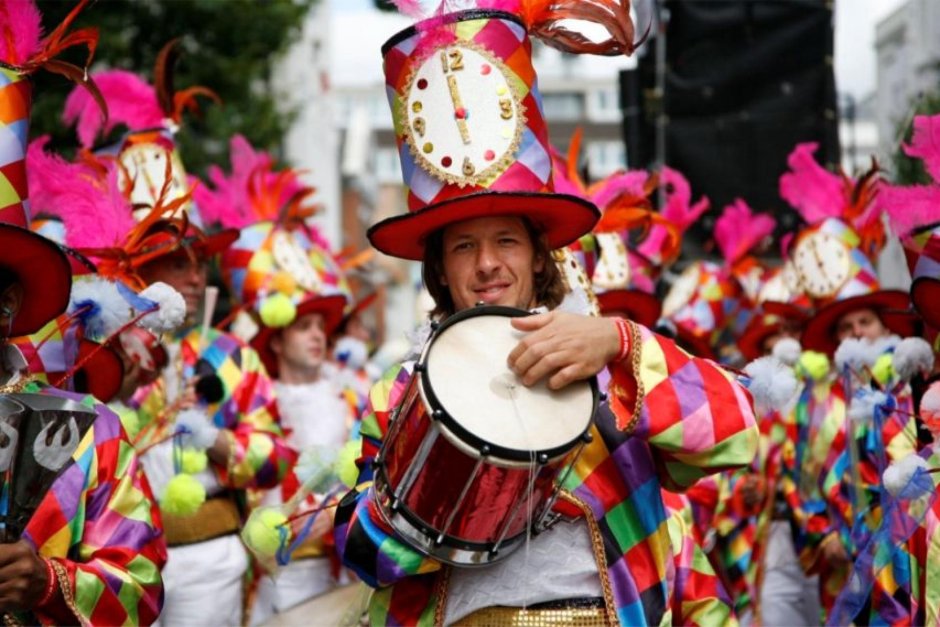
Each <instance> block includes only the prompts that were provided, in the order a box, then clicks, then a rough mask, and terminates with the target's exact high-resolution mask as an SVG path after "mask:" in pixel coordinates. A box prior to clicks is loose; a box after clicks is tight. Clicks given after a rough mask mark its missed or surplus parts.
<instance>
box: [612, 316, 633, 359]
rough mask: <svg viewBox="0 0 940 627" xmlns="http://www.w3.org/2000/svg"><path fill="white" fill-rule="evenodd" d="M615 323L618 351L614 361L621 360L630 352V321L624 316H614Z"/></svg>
mask: <svg viewBox="0 0 940 627" xmlns="http://www.w3.org/2000/svg"><path fill="white" fill-rule="evenodd" d="M614 322H616V323H617V334H618V335H619V336H620V351H619V352H618V353H617V357H616V359H615V361H621V360H624V359H626V358H627V355H629V354H630V326H629V325H630V323H629V322H627V321H626V319H624V318H614Z"/></svg>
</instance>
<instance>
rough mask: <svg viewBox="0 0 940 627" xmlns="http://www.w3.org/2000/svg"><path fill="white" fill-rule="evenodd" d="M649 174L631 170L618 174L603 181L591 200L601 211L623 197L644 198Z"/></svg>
mask: <svg viewBox="0 0 940 627" xmlns="http://www.w3.org/2000/svg"><path fill="white" fill-rule="evenodd" d="M648 179H649V174H648V173H647V172H646V171H645V170H631V171H629V172H618V173H617V174H613V175H611V176H608V177H607V178H606V179H604V181H603V184H602V185H601V186H600V188H599V189H597V190H596V191H595V193H594V196H593V198H592V199H591V200H593V201H594V204H596V205H597V206H598V208H600V209H601V210H602V211H603V210H604V208H605V207H607V206H608V205H610V204H611V203H612V202H613V201H615V200H617V199H618V198H620V197H621V196H623V195H629V196H631V197H633V198H645V197H646V189H645V187H644V186H645V185H646V181H647V180H648Z"/></svg>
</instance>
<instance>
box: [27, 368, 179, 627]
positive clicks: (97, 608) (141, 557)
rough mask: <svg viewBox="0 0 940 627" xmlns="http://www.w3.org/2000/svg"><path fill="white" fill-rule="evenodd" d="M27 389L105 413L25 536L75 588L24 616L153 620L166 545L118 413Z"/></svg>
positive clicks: (59, 620)
mask: <svg viewBox="0 0 940 627" xmlns="http://www.w3.org/2000/svg"><path fill="white" fill-rule="evenodd" d="M24 392H27V393H38V394H42V395H49V396H55V397H58V398H64V399H71V400H74V401H77V402H79V403H81V404H82V405H84V406H85V407H87V408H89V409H92V410H94V411H95V412H96V413H97V418H96V419H95V421H94V423H93V424H92V425H91V426H90V427H89V428H88V430H87V431H86V432H85V434H84V436H83V437H82V438H81V441H80V443H79V445H78V448H77V449H76V450H75V452H74V453H73V454H72V461H71V462H70V463H67V465H66V466H65V468H64V469H63V470H61V471H60V475H59V476H58V478H57V479H56V480H55V482H54V483H53V484H52V486H51V488H50V489H49V491H48V492H47V493H46V495H45V496H44V497H43V500H42V502H41V503H40V505H39V507H38V509H37V510H36V511H35V513H34V514H33V516H32V518H31V520H30V522H29V524H28V525H27V526H26V529H25V531H24V533H23V538H24V539H25V540H26V541H27V542H29V543H30V544H32V545H33V546H34V547H35V548H36V551H37V552H38V553H39V555H40V556H42V557H45V558H47V559H50V560H54V561H55V562H57V563H58V564H60V565H61V566H62V567H64V569H65V572H66V573H67V575H68V582H69V588H68V589H67V590H61V592H60V593H59V594H56V595H55V596H54V597H53V600H52V602H51V603H50V604H49V605H47V606H45V607H40V608H36V610H35V612H34V614H33V615H32V616H30V615H23V616H20V617H19V618H20V619H21V620H23V621H25V622H26V623H27V624H29V623H36V622H40V623H42V624H44V625H53V624H54V625H67V624H75V623H76V622H78V623H81V624H83V625H120V624H139V625H148V624H150V623H153V622H154V621H156V619H157V617H158V615H159V614H160V610H161V608H162V606H163V580H162V579H161V576H160V570H161V569H162V568H163V565H164V564H165V563H166V544H165V542H164V539H163V536H162V533H161V531H160V515H159V512H158V510H157V507H156V505H155V503H154V500H153V495H152V494H151V492H150V485H149V483H148V482H147V479H146V478H145V477H144V475H143V473H142V472H139V465H138V463H139V462H138V459H137V455H136V453H135V452H134V449H133V447H132V446H131V445H130V443H129V442H128V441H127V438H126V436H125V435H124V432H123V430H122V428H121V424H120V421H119V420H118V417H117V416H116V415H115V414H114V413H113V412H111V411H110V410H109V409H108V408H107V407H105V406H104V405H102V404H100V403H98V402H97V401H95V399H94V398H93V397H91V396H81V395H78V394H73V393H69V392H63V391H61V390H58V389H56V388H51V387H45V386H39V385H38V384H35V383H33V384H30V385H29V386H28V387H27V388H26V389H25V390H24Z"/></svg>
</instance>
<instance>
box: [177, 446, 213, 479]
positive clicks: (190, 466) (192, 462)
mask: <svg viewBox="0 0 940 627" xmlns="http://www.w3.org/2000/svg"><path fill="white" fill-rule="evenodd" d="M181 457H182V461H181V462H180V469H181V470H182V471H183V472H185V473H187V474H190V475H195V474H196V473H199V472H202V471H203V470H205V469H206V466H207V465H208V464H209V457H208V456H207V455H206V452H205V451H203V450H200V449H195V448H184V449H183V454H182V455H181Z"/></svg>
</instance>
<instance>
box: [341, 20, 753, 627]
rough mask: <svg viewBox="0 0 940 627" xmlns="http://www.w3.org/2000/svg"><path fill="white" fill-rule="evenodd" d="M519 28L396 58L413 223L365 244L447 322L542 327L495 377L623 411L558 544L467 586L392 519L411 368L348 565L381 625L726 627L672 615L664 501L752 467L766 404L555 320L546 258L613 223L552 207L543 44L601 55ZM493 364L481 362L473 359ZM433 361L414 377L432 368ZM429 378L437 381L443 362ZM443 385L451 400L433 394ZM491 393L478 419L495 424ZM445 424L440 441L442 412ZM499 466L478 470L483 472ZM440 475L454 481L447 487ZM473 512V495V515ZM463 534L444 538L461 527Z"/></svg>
mask: <svg viewBox="0 0 940 627" xmlns="http://www.w3.org/2000/svg"><path fill="white" fill-rule="evenodd" d="M503 4H506V3H503ZM510 4H511V3H510ZM554 4H555V5H558V4H559V3H554ZM609 4H610V6H611V8H612V10H613V11H614V12H615V14H616V16H617V19H618V21H617V23H616V24H606V25H605V26H607V28H608V29H609V30H610V32H612V33H614V35H613V37H614V39H615V40H617V41H611V42H608V46H611V47H609V48H607V50H611V49H614V50H616V49H619V50H620V51H621V52H623V51H628V50H629V49H631V48H632V35H633V33H632V28H631V26H630V23H629V17H628V14H627V13H626V12H624V8H623V5H622V4H621V3H619V2H617V3H609ZM556 9H557V6H556ZM523 13H525V14H524V15H523V16H522V17H521V18H520V17H519V16H516V15H514V14H511V13H505V12H501V11H493V10H470V11H464V12H460V13H456V14H450V15H443V16H439V17H437V18H435V19H433V20H429V21H427V22H422V23H420V24H418V26H417V27H415V28H411V29H408V30H406V31H403V32H402V33H400V34H398V35H396V36H395V37H393V38H392V39H391V40H390V41H389V42H388V43H386V45H385V46H384V49H383V53H384V55H385V71H386V78H387V86H388V92H389V94H390V99H391V100H392V110H393V112H394V115H395V117H396V125H395V127H396V129H399V131H400V133H399V142H400V143H401V150H400V151H399V153H400V155H401V158H402V160H403V172H404V175H405V180H406V182H407V183H408V184H409V186H410V190H409V205H410V209H411V212H410V213H409V214H408V215H406V216H399V217H394V218H391V219H388V220H385V221H383V222H381V223H379V224H377V225H376V226H374V227H373V228H372V229H371V230H370V232H369V237H370V240H371V242H372V244H373V245H374V246H375V247H376V248H377V249H379V250H381V251H382V252H385V253H387V254H390V255H394V256H398V257H402V258H406V259H414V260H421V261H423V263H424V266H423V273H424V281H425V285H426V286H427V288H428V290H429V291H430V293H431V295H432V296H433V298H434V301H435V310H434V311H433V312H432V316H433V317H435V318H437V319H441V320H443V319H446V318H447V317H449V316H452V315H453V314H455V313H457V312H461V313H460V314H458V316H457V318H460V317H461V316H464V315H466V314H472V312H473V311H474V308H475V306H476V305H477V304H479V303H483V304H485V305H490V306H492V305H498V306H505V307H512V308H517V309H522V310H533V309H535V310H538V311H540V312H541V313H537V314H536V315H532V316H519V317H513V318H512V319H511V323H510V324H511V328H512V329H515V337H516V338H521V341H520V340H518V339H514V340H513V343H512V345H510V350H507V351H506V353H503V355H505V357H499V358H495V359H494V360H493V361H494V362H496V363H494V364H493V368H494V371H495V370H498V369H500V368H502V369H503V370H506V368H507V366H508V369H509V372H508V373H507V374H506V375H502V376H504V377H505V376H508V377H513V378H514V379H515V381H516V382H521V384H522V385H520V386H518V387H519V388H522V392H525V391H526V390H528V389H530V388H531V389H533V390H534V389H536V388H537V387H538V386H540V385H541V386H544V385H545V382H547V386H548V388H550V389H551V390H556V391H558V390H561V391H562V392H561V393H564V390H565V389H567V388H569V387H570V386H577V385H579V383H583V381H584V380H586V379H591V378H593V377H594V375H596V374H597V373H599V372H600V371H602V370H604V369H605V368H607V369H609V371H610V375H611V377H610V384H609V386H608V389H607V390H606V392H607V394H608V398H607V403H605V404H602V406H601V409H600V410H599V411H598V412H597V414H596V415H595V418H594V423H593V425H591V426H590V429H589V434H588V437H586V438H585V441H587V442H589V443H587V444H586V445H584V446H583V448H582V449H581V452H580V455H578V456H577V458H576V459H575V461H574V462H573V465H572V467H571V472H570V474H569V473H567V471H564V472H562V473H561V475H560V477H559V480H558V483H559V484H561V485H562V488H563V489H561V491H560V494H559V495H558V499H557V500H556V501H554V503H553V505H552V506H551V507H552V510H553V512H555V513H557V514H559V516H557V517H556V520H555V524H547V525H544V526H542V527H540V528H539V529H538V530H539V531H542V528H543V527H544V528H546V530H544V531H542V532H541V533H538V534H537V535H533V536H531V537H528V536H527V535H526V533H523V535H524V536H526V537H525V538H524V541H523V542H521V543H520V544H519V545H516V546H517V547H520V548H519V550H517V551H515V552H511V551H503V552H499V554H498V555H497V551H496V550H492V551H491V552H490V553H489V555H486V556H482V557H480V559H479V560H478V561H476V562H475V563H476V564H477V565H476V566H474V567H469V568H462V567H454V566H453V565H452V564H455V563H459V560H450V559H446V558H442V559H436V558H432V557H429V555H431V554H434V555H438V553H436V552H435V551H434V550H433V549H431V550H428V547H433V546H436V545H437V544H439V542H440V537H438V539H437V540H434V539H433V538H431V539H430V540H428V542H424V543H422V542H420V541H416V540H415V538H414V537H413V536H411V537H408V539H406V536H405V534H403V533H402V532H401V528H400V527H395V526H394V525H392V524H390V522H389V521H390V520H392V519H395V518H396V514H395V512H396V507H397V505H395V504H393V505H391V506H390V507H389V506H388V503H387V502H386V500H383V498H382V497H381V492H382V490H381V488H377V485H378V483H379V479H380V478H382V477H384V476H386V475H391V469H390V464H389V463H388V462H389V461H390V460H391V456H392V455H395V454H400V452H401V450H400V449H401V447H390V448H389V450H386V449H382V455H381V456H380V455H379V451H380V448H381V447H382V444H383V441H384V440H385V439H386V437H388V438H390V439H391V438H392V437H393V435H392V433H390V432H389V428H390V422H392V423H393V424H395V425H397V424H400V422H401V421H398V422H395V421H396V420H397V419H398V418H399V417H402V418H403V419H404V418H405V416H404V415H403V414H404V409H402V408H401V407H399V406H400V405H403V400H404V401H406V402H407V401H409V400H410V399H411V398H412V397H413V395H408V397H407V398H404V399H403V397H405V396H406V392H408V391H409V389H410V388H411V387H412V386H411V385H410V382H411V380H412V374H413V372H414V371H415V370H416V369H415V363H414V362H411V361H408V362H405V363H403V364H401V365H399V366H396V367H393V368H392V369H391V370H390V371H389V372H388V373H386V375H385V376H384V377H383V379H382V380H380V381H379V383H378V384H377V385H376V386H375V387H374V388H373V390H372V393H371V395H370V405H369V407H368V408H367V410H366V413H365V415H364V417H363V422H362V435H363V451H362V453H363V454H362V457H361V458H360V460H359V465H360V470H361V473H360V481H359V485H358V486H357V488H356V489H354V490H353V491H351V492H350V493H349V494H347V495H346V497H345V498H344V499H343V502H342V503H341V504H340V507H339V508H338V511H337V514H336V519H335V525H336V528H335V534H336V542H337V548H338V549H339V550H340V552H341V555H342V556H343V559H344V561H345V563H346V564H347V565H348V566H349V567H351V568H353V569H354V570H355V571H356V572H357V573H358V574H359V576H360V577H361V578H362V579H363V580H364V581H365V582H366V583H368V584H369V585H370V586H372V587H374V588H375V589H376V590H375V593H374V594H373V595H372V599H371V602H370V607H369V615H370V620H371V622H372V623H373V624H395V625H414V624H421V625H430V624H486V625H510V624H527V625H528V624H532V625H537V624H539V625H540V624H578V625H593V624H597V625H602V624H603V625H606V624H617V623H621V624H627V625H641V624H655V625H659V624H663V623H665V622H673V621H676V622H678V621H681V622H683V623H697V624H701V623H707V624H724V623H726V622H727V620H728V619H729V616H728V615H727V608H726V606H721V604H719V603H715V604H707V603H705V604H702V605H699V606H696V607H688V606H682V604H681V603H680V604H675V605H674V604H673V602H672V601H673V599H674V598H675V596H676V590H677V589H678V588H680V587H681V586H682V583H683V581H684V580H685V579H686V577H687V576H688V573H684V572H676V570H675V568H674V567H673V563H674V561H673V556H672V554H671V552H672V549H671V544H670V541H669V537H668V531H667V526H666V524H665V522H666V518H667V515H666V511H665V508H664V506H663V502H662V498H661V496H660V489H661V488H663V487H664V488H667V489H672V490H683V489H685V488H687V487H689V486H690V485H691V484H693V483H694V482H695V481H697V480H698V479H699V478H701V477H703V476H705V475H708V474H710V473H715V472H719V471H722V470H725V469H728V468H734V467H739V466H743V465H745V464H747V463H749V462H750V461H751V459H752V458H753V456H754V454H755V449H756V444H757V430H756V428H755V422H754V415H753V410H752V407H751V401H750V397H749V395H748V394H747V392H746V391H745V390H744V389H743V388H742V387H741V386H739V385H738V384H737V383H736V382H735V381H733V380H732V378H731V377H730V376H729V375H728V374H726V373H725V372H723V371H722V370H721V369H720V368H719V367H718V366H716V365H715V364H714V363H712V362H710V361H707V360H702V359H698V358H694V357H690V356H689V355H687V354H686V353H684V352H682V351H681V350H680V349H678V348H677V347H676V346H675V344H674V343H672V342H671V341H669V340H667V339H664V338H662V337H659V336H657V335H655V334H654V333H652V332H651V331H649V330H648V329H646V328H645V327H642V326H640V325H637V324H635V323H633V322H631V321H629V320H624V319H610V318H591V317H586V316H579V315H574V314H569V313H563V312H561V311H557V310H555V311H553V310H554V309H555V308H556V307H557V306H558V305H559V303H560V302H561V299H562V296H563V294H564V291H565V288H564V284H563V282H562V279H561V277H560V274H559V272H558V270H557V267H556V266H555V264H554V263H553V262H552V260H551V256H550V251H551V250H552V249H554V248H557V247H560V246H564V245H565V244H567V243H570V242H571V241H573V240H574V239H576V238H577V237H579V236H581V235H583V234H584V233H586V232H588V231H589V230H590V229H591V227H592V226H593V224H594V223H595V221H596V220H597V217H598V211H597V209H596V208H595V207H594V205H592V204H591V203H589V202H587V201H585V200H582V199H578V198H574V197H572V196H566V195H562V194H556V193H554V188H553V185H552V179H551V161H550V155H549V147H548V134H547V129H546V127H545V123H544V120H543V118H542V112H541V106H540V102H541V101H540V98H539V97H538V94H537V86H536V80H535V73H534V70H533V69H532V65H531V43H530V41H529V39H528V33H530V32H532V33H535V34H537V35H539V36H543V37H544V36H545V35H546V34H547V33H549V32H551V33H554V35H552V36H554V37H555V38H556V39H555V40H554V41H553V44H554V45H556V46H561V47H563V48H565V49H568V50H573V51H577V50H582V51H583V50H584V49H591V50H594V51H597V50H598V48H597V47H596V45H595V44H591V45H592V46H595V47H594V48H588V43H585V42H584V41H583V40H582V41H581V42H580V44H581V47H580V48H579V47H578V45H577V43H578V42H576V41H574V40H573V39H572V38H571V37H569V36H568V35H570V33H565V32H561V34H559V31H558V30H557V24H556V23H555V21H554V20H555V19H559V18H561V17H564V16H563V15H561V14H553V15H546V14H544V13H541V14H538V15H532V12H531V11H530V12H523ZM536 13H539V12H538V11H536ZM618 42H619V44H620V45H619V48H618V47H617V46H618ZM447 324H448V323H446V322H445V324H444V325H443V326H442V327H441V330H444V329H445V327H446V326H447ZM459 324H462V323H458V325H457V326H454V327H452V328H453V329H456V328H459ZM507 326H508V325H507ZM449 332H450V329H447V330H445V331H444V333H445V334H446V333H449ZM495 339H496V338H494V341H495ZM434 341H435V340H432V342H431V344H430V349H429V350H431V351H433V349H434ZM486 343H487V342H486V341H482V342H478V343H477V344H486ZM512 346H514V348H512ZM471 348H472V349H474V350H473V351H470V350H469V349H471ZM478 348H480V347H479V346H477V345H473V346H467V349H468V350H467V352H468V353H469V352H476V349H478ZM507 353H508V354H507ZM457 358H458V359H459V358H460V355H459V354H458V355H457ZM423 360H424V358H422V361H421V362H419V364H420V366H421V367H419V368H418V369H417V371H418V372H421V371H424V370H425V369H426V368H428V367H429V366H426V365H425V364H424V361H423ZM428 364H429V365H430V367H433V366H434V363H433V354H432V359H430V361H429V362H428ZM457 372H461V370H459V369H458V370H457ZM462 372H465V373H466V374H465V378H466V383H465V382H464V381H458V382H452V381H444V382H443V383H444V384H445V387H446V384H448V383H450V384H455V385H457V386H460V385H470V382H471V381H472V380H473V379H475V378H479V377H478V373H476V372H475V368H470V367H466V366H464V369H463V371H462ZM427 374H428V376H432V375H433V373H432V372H431V371H430V370H428V372H427ZM454 378H461V377H460V376H459V375H458V376H456V377H454ZM494 380H495V379H494ZM440 383H442V382H441V381H440V380H439V379H438V380H435V387H437V386H438V385H439V384H440ZM513 387H514V384H513V383H511V382H510V383H508V384H507V388H509V389H510V390H512V389H513ZM484 392H485V391H484V390H481V393H480V395H479V399H478V401H479V402H478V403H474V405H477V404H478V405H479V408H478V411H479V412H483V413H485V412H486V411H487V409H486V405H487V399H486V397H485V394H484ZM546 393H547V392H546ZM510 394H513V393H512V392H510ZM427 398H428V395H427V394H422V399H427ZM513 398H515V397H513ZM428 402H430V401H428ZM419 404H420V401H419ZM559 410H561V411H563V410H564V407H563V406H561V405H559ZM432 413H433V415H434V417H435V421H436V422H437V418H438V416H439V412H438V411H437V410H435V411H433V412H432ZM546 413H550V412H546ZM526 418H527V419H529V420H534V421H535V422H536V423H537V426H536V428H535V429H534V430H535V431H537V430H538V429H539V426H540V425H543V424H544V425H548V424H558V423H557V421H555V419H556V418H557V416H548V415H544V416H534V417H533V416H526ZM563 418H564V419H567V418H568V417H567V416H563ZM580 419H581V417H580V416H574V415H572V416H571V420H574V421H577V420H580ZM553 421H554V422H553ZM440 422H444V420H443V419H442V420H441V421H440ZM510 426H511V425H508V424H507V425H505V427H506V428H507V429H509V427H510ZM401 431H402V429H401V428H398V429H393V432H394V437H397V438H399V440H402V439H403V438H404V440H405V444H407V435H408V434H404V435H403V434H402V433H401ZM538 435H539V436H541V435H543V434H541V433H540V434H538ZM423 447H424V444H422V448H423ZM488 454H489V452H488V451H481V452H480V455H481V460H484V459H485V458H486V457H487V455H488ZM386 455H388V456H389V457H388V459H386V458H385V456H386ZM498 456H499V455H498V454H496V453H494V454H493V457H498ZM377 457H379V459H377ZM534 457H535V455H534ZM422 458H423V459H427V460H430V459H432V458H434V451H431V452H430V454H429V453H428V451H427V450H423V452H421V453H419V454H418V455H416V459H415V461H414V462H413V464H412V467H413V468H417V469H418V470H420V468H418V467H419V466H420V465H421V459H422ZM541 462H542V460H539V463H541ZM428 463H430V462H428ZM507 465H511V464H507ZM532 466H533V468H534V466H535V462H533V464H532ZM385 469H388V470H387V471H386V470H385ZM409 472H411V471H409ZM432 472H436V474H437V476H443V477H445V478H449V477H451V476H452V471H451V469H450V468H447V467H440V468H436V469H432ZM475 472H476V471H475ZM412 474H413V473H412ZM373 479H375V480H376V483H375V484H373ZM424 479H425V478H424V477H422V480H424ZM435 479H436V478H435V477H431V478H428V479H427V480H428V481H432V480H435ZM535 479H536V477H535V475H534V474H533V483H535ZM438 481H439V480H438ZM469 485H470V484H468V486H469ZM507 489H508V487H507V485H505V484H498V485H496V486H495V487H494V486H493V485H492V484H490V485H488V486H473V492H474V494H473V495H472V497H473V498H478V497H479V495H478V494H477V493H481V492H485V491H487V490H493V491H495V492H496V493H497V497H499V494H500V492H501V491H504V490H507ZM426 496H428V497H429V498H431V499H433V498H434V497H435V494H434V493H431V494H430V495H426ZM466 496H467V490H466V489H464V490H463V492H462V493H461V499H463V498H464V497H466ZM529 496H531V494H529ZM393 501H394V499H393ZM473 514H474V512H470V513H469V514H468V515H466V516H465V518H470V519H472V518H473V517H474V516H473ZM462 522H463V521H448V527H449V528H450V527H458V526H461V523H462ZM484 523H485V521H479V520H477V521H475V524H476V525H477V526H480V525H483V524H484ZM419 527H420V525H419ZM419 531H420V529H419ZM440 535H441V537H443V536H444V535H445V534H444V533H441V534H440ZM498 544H499V542H497V545H498ZM416 546H421V547H422V548H421V550H418V549H417V548H415V547H416ZM506 553H509V554H508V555H506ZM719 606H720V607H719ZM520 621H523V622H520ZM565 621H568V622H565Z"/></svg>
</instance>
